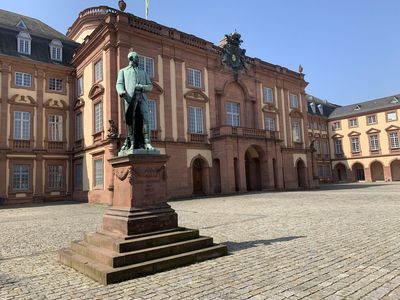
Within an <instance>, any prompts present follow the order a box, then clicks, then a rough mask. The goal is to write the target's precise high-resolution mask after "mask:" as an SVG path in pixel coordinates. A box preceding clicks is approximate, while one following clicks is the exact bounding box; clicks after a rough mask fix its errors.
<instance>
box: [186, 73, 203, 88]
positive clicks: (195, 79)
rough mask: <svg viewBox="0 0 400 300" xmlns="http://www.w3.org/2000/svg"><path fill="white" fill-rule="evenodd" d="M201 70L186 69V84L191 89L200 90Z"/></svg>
mask: <svg viewBox="0 0 400 300" xmlns="http://www.w3.org/2000/svg"><path fill="white" fill-rule="evenodd" d="M201 79H202V78H201V70H198V69H193V68H188V69H187V84H188V86H191V87H196V88H199V89H201V86H202V85H201V84H202V83H201Z"/></svg>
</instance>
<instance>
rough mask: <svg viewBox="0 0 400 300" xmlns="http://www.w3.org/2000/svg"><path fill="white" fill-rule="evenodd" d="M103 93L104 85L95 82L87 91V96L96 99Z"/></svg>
mask: <svg viewBox="0 0 400 300" xmlns="http://www.w3.org/2000/svg"><path fill="white" fill-rule="evenodd" d="M103 94H104V87H103V86H102V85H101V84H100V83H96V84H94V85H93V86H92V88H91V89H90V91H89V98H90V99H92V100H93V99H96V98H98V97H100V96H101V95H103Z"/></svg>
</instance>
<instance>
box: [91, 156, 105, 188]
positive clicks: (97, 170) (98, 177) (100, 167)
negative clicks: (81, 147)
mask: <svg viewBox="0 0 400 300" xmlns="http://www.w3.org/2000/svg"><path fill="white" fill-rule="evenodd" d="M93 166H94V170H93V171H94V176H93V180H94V187H103V186H104V163H103V158H95V159H94V162H93Z"/></svg>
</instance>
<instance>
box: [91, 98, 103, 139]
mask: <svg viewBox="0 0 400 300" xmlns="http://www.w3.org/2000/svg"><path fill="white" fill-rule="evenodd" d="M93 113H94V124H93V125H94V133H99V132H102V131H103V102H102V101H99V102H97V103H96V104H95V105H94V106H93Z"/></svg>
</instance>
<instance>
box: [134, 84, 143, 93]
mask: <svg viewBox="0 0 400 300" xmlns="http://www.w3.org/2000/svg"><path fill="white" fill-rule="evenodd" d="M135 91H138V92H143V85H141V84H138V85H136V87H135Z"/></svg>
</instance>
